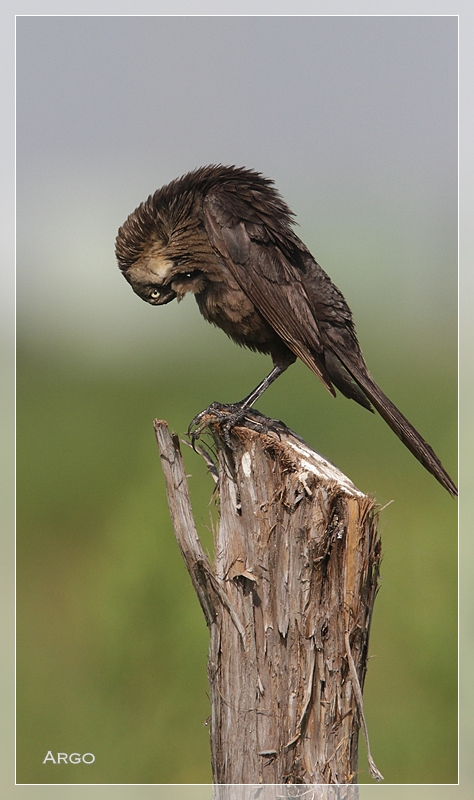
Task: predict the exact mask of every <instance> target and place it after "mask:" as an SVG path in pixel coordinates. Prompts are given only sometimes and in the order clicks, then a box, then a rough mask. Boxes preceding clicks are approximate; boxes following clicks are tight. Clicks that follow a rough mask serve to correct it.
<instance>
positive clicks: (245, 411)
mask: <svg viewBox="0 0 474 800" xmlns="http://www.w3.org/2000/svg"><path fill="white" fill-rule="evenodd" d="M208 417H213V420H209V419H208ZM265 420H266V417H264V415H263V414H260V412H259V411H254V410H253V409H251V408H248V406H246V405H244V404H243V403H229V404H225V403H218V402H217V401H215V402H214V403H211V405H210V406H208V408H205V409H204V411H201V412H200V413H199V414H197V415H196V416H195V417H194V419H193V420H192V421H191V422H190V423H189V427H188V436H190V437H191V441H192V445H193V447H194V443H195V442H196V441H197V439H199V436H200V435H201V432H202V431H203V430H204V428H206V427H207V426H208V424H209V422H210V421H213V422H214V421H216V422H218V423H219V424H220V428H221V432H222V437H223V439H224V442H225V443H226V445H227V447H228V448H229V449H230V450H233V449H234V446H233V444H232V441H231V438H230V432H231V430H232V428H235V426H236V425H238V424H239V423H240V424H243V425H245V426H246V427H248V428H252V430H256V431H259V432H260V433H266V432H267V430H268V427H267V425H266V423H265Z"/></svg>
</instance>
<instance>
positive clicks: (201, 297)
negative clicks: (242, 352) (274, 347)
mask: <svg viewBox="0 0 474 800" xmlns="http://www.w3.org/2000/svg"><path fill="white" fill-rule="evenodd" d="M196 301H197V304H198V306H199V310H200V312H201V314H202V315H203V317H204V318H205V319H206V320H207V321H208V322H212V323H213V325H216V326H217V327H218V328H221V329H222V330H223V331H224V332H225V333H226V334H227V335H228V336H229V337H230V338H231V339H233V340H234V341H235V342H237V343H238V344H240V345H244V346H246V347H250V348H251V349H253V350H259V351H260V352H263V353H268V352H270V350H271V344H272V342H274V340H275V338H276V337H277V334H276V333H275V331H274V330H273V328H272V327H271V326H270V325H269V324H268V322H267V321H266V320H265V319H264V317H263V316H262V315H261V314H260V312H259V311H258V309H257V308H256V307H255V306H254V304H253V303H252V302H251V300H249V298H248V297H247V295H246V294H245V292H243V291H242V289H241V288H240V286H239V285H238V284H237V282H236V281H235V280H234V279H233V278H232V277H231V276H229V278H228V280H226V281H224V282H219V283H217V282H216V283H214V282H211V283H209V284H207V286H206V288H205V289H204V290H203V291H202V292H200V293H199V294H196Z"/></svg>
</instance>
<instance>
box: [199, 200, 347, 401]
mask: <svg viewBox="0 0 474 800" xmlns="http://www.w3.org/2000/svg"><path fill="white" fill-rule="evenodd" d="M203 210H204V224H205V227H206V232H207V235H208V237H209V240H210V242H211V244H212V246H213V247H214V248H215V250H217V252H218V253H219V255H220V256H221V258H222V259H223V260H224V263H225V265H226V267H227V268H228V269H229V271H230V272H231V274H232V275H233V277H234V278H235V280H236V281H237V282H238V284H239V285H240V287H241V288H242V290H243V291H244V292H245V294H246V295H247V297H248V298H249V300H251V302H252V303H253V304H254V306H255V307H256V308H257V309H258V311H259V312H260V313H261V314H262V316H263V317H264V318H265V319H266V320H267V322H268V323H269V324H270V325H271V326H272V328H273V329H274V330H275V332H276V333H277V334H278V336H279V337H280V338H281V339H282V340H283V341H284V342H285V344H286V345H287V347H288V348H289V349H290V350H291V351H292V352H293V353H294V354H295V355H296V356H298V358H300V359H301V360H302V361H303V362H304V363H305V364H306V366H308V367H309V368H310V369H311V370H312V371H313V372H314V373H315V374H316V375H317V376H318V378H319V379H320V380H321V381H322V383H323V384H324V386H325V387H326V388H327V389H328V391H329V392H330V393H331V394H332V395H335V394H336V393H335V391H334V388H333V386H332V383H331V379H330V377H329V375H328V372H327V369H326V367H325V365H324V360H323V359H324V357H323V345H322V341H321V331H320V329H319V326H318V323H317V321H316V319H315V317H314V315H313V313H312V310H311V304H310V301H309V299H308V296H307V293H306V291H305V288H304V285H303V283H302V272H301V270H300V269H298V267H297V266H295V265H294V264H293V263H292V262H291V260H290V259H289V258H288V254H287V253H285V249H286V250H287V251H288V248H291V250H293V251H295V254H296V255H297V250H298V248H297V247H296V244H294V243H292V242H291V241H290V242H289V241H288V233H289V232H290V231H289V230H288V231H286V230H281V231H279V230H278V229H275V226H274V221H273V220H271V221H270V218H268V219H265V215H264V213H261V212H259V210H258V209H256V208H255V207H254V205H253V204H252V203H250V202H246V201H245V198H242V196H241V195H239V194H237V193H235V194H234V193H232V192H230V191H229V190H227V191H226V190H222V189H216V190H214V191H212V192H210V193H209V194H207V195H206V197H205V198H204V203H203ZM270 222H272V223H273V224H272V225H271V224H270ZM293 236H294V235H293ZM296 241H297V242H299V240H298V239H297V237H296V236H294V242H296ZM301 247H302V248H304V245H302V243H301ZM302 255H303V252H301V253H300V254H299V257H301V256H302Z"/></svg>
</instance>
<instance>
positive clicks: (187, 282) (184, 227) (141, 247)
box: [115, 193, 205, 306]
mask: <svg viewBox="0 0 474 800" xmlns="http://www.w3.org/2000/svg"><path fill="white" fill-rule="evenodd" d="M159 199H160V198H159V193H156V194H155V195H153V196H152V197H150V198H149V199H148V200H147V201H146V202H145V203H142V205H141V206H139V207H138V208H137V209H135V211H134V212H133V213H132V214H130V216H129V217H128V219H127V220H126V221H125V223H124V224H123V225H122V227H121V228H120V230H119V232H118V236H117V239H116V244H115V253H116V256H117V261H118V264H119V267H120V269H121V271H122V273H123V275H124V277H125V278H126V280H127V281H128V283H129V284H130V286H131V287H132V289H133V291H134V292H135V293H136V294H137V295H138V296H139V297H141V298H142V300H145V301H146V302H147V303H150V304H151V305H155V306H162V305H165V304H166V303H170V302H171V301H172V300H174V299H175V298H177V299H178V301H179V300H181V299H182V298H183V297H184V295H185V294H186V293H187V292H192V293H193V294H199V292H201V291H202V290H203V289H204V287H205V277H204V273H203V271H202V269H201V268H200V267H202V263H200V262H201V259H200V254H202V242H201V239H202V233H201V232H200V230H199V224H198V223H199V220H198V218H197V217H196V216H193V215H192V214H190V213H189V211H190V209H189V207H186V206H185V207H184V209H183V212H184V213H182V214H181V215H177V214H176V210H175V208H174V207H173V208H171V209H170V207H169V203H168V204H165V203H163V202H161V203H159V202H158V200H159ZM183 205H184V204H183ZM172 211H173V212H174V213H171V212H172ZM200 242H201V246H200Z"/></svg>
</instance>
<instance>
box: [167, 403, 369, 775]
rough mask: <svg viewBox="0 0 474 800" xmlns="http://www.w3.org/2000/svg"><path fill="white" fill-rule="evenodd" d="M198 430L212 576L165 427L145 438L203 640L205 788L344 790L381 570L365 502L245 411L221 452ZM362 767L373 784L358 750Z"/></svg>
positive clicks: (289, 437)
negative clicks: (208, 500)
mask: <svg viewBox="0 0 474 800" xmlns="http://www.w3.org/2000/svg"><path fill="white" fill-rule="evenodd" d="M204 424H206V426H207V428H208V430H209V431H210V432H211V434H212V436H213V440H214V445H215V449H216V452H217V470H218V492H219V497H220V524H219V528H218V531H217V533H216V540H215V554H216V555H215V563H214V564H213V565H212V566H211V564H210V563H209V560H208V558H207V556H206V555H205V553H204V550H203V548H202V546H201V543H200V541H199V537H198V535H197V532H196V528H195V524H194V520H193V517H192V511H191V504H190V500H189V492H188V487H187V482H186V476H185V471H184V466H183V463H182V457H181V453H180V450H179V442H178V439H177V437H176V436H173V437H171V436H170V434H169V431H168V428H167V425H166V423H165V422H162V421H159V420H155V423H154V426H155V432H156V437H157V442H158V446H159V449H160V454H161V459H162V465H163V471H164V474H165V480H166V488H167V495H168V502H169V507H170V512H171V517H172V520H173V525H174V530H175V534H176V538H177V540H178V543H179V545H180V548H181V551H182V554H183V558H184V560H185V562H186V566H187V568H188V571H189V574H190V576H191V580H192V582H193V585H194V588H195V590H196V593H197V595H198V597H199V600H200V603H201V606H202V608H203V611H204V614H205V616H206V620H207V623H208V625H209V628H210V635H211V642H210V652H209V661H208V677H209V685H210V691H211V705H212V716H211V753H212V770H213V779H214V783H216V784H289V783H291V784H295V783H302V784H351V783H352V784H354V783H357V741H358V732H359V726H360V725H361V724H362V726H363V728H364V733H366V727H365V720H364V718H363V710H362V687H363V683H364V678H365V672H366V668H367V650H368V638H369V628H370V621H371V615H372V609H373V604H374V599H375V594H376V589H377V577H378V571H379V561H380V540H379V539H378V538H377V528H376V523H377V513H376V510H375V502H374V500H373V499H372V498H370V497H368V496H366V495H364V494H362V493H361V492H359V491H358V490H357V489H356V488H355V486H354V485H353V484H352V483H351V481H350V480H349V479H348V478H346V477H345V476H344V475H343V474H342V473H341V472H339V470H337V469H336V467H334V465H333V464H331V463H330V462H328V461H327V460H325V459H324V458H322V457H321V456H320V455H319V454H318V453H316V452H315V451H314V450H312V449H311V448H310V447H309V446H308V445H307V444H306V443H305V442H303V440H302V439H300V438H299V437H298V436H296V435H295V434H293V433H291V431H289V430H288V429H287V428H285V426H283V425H282V423H277V422H276V421H274V420H267V419H266V418H264V417H262V416H261V415H259V414H258V412H249V414H248V415H247V417H246V420H245V425H242V427H240V426H239V427H236V428H233V429H232V431H231V434H230V436H231V444H232V449H230V448H229V447H228V446H226V444H225V442H224V439H223V436H222V429H221V423H219V421H218V420H217V419H216V418H215V417H213V416H212V415H209V416H207V417H206V418H204V420H203V424H202V426H201V427H203V426H204ZM203 454H204V455H205V457H206V459H207V460H208V462H209V457H208V455H206V453H205V451H203ZM216 475H217V473H216ZM369 763H370V768H371V772H372V775H373V777H374V778H375V779H377V780H380V779H381V778H382V776H381V775H380V773H379V772H378V770H377V768H376V767H375V764H374V763H373V761H372V759H371V757H370V750H369Z"/></svg>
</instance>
